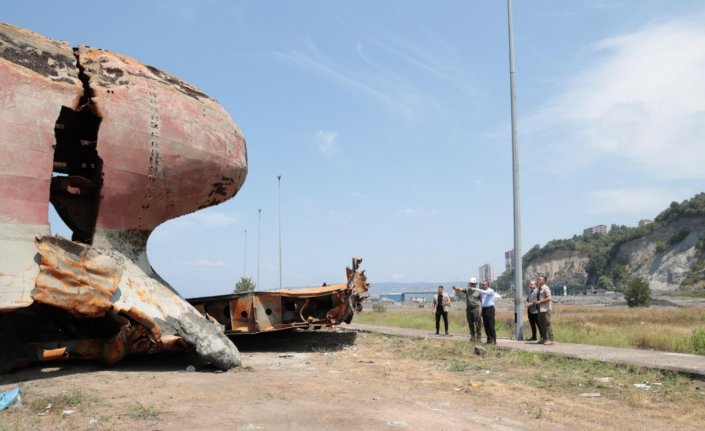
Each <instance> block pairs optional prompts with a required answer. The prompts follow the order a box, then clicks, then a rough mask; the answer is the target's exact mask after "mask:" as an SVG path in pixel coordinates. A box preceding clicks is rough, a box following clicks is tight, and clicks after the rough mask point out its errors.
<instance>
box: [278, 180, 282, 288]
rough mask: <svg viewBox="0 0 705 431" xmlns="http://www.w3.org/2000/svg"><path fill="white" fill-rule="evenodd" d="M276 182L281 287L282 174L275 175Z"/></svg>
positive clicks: (280, 285) (280, 286)
mask: <svg viewBox="0 0 705 431" xmlns="http://www.w3.org/2000/svg"><path fill="white" fill-rule="evenodd" d="M277 182H278V184H279V198H278V203H279V289H280V290H281V289H283V287H282V176H281V175H277Z"/></svg>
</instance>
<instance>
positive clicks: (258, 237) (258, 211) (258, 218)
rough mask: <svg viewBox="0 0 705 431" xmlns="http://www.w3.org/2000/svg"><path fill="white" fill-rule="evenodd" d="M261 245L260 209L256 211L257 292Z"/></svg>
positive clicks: (258, 287)
mask: <svg viewBox="0 0 705 431" xmlns="http://www.w3.org/2000/svg"><path fill="white" fill-rule="evenodd" d="M261 244H262V208H260V209H258V210H257V290H261V289H262V288H261V287H260V285H259V256H260V253H259V252H260V246H261Z"/></svg>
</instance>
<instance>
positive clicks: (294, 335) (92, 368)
mask: <svg viewBox="0 0 705 431" xmlns="http://www.w3.org/2000/svg"><path fill="white" fill-rule="evenodd" d="M356 336H357V333H356V332H352V331H345V330H341V329H334V330H321V331H302V330H289V331H281V332H272V333H263V334H254V335H239V336H235V337H231V339H232V341H233V343H235V345H236V346H237V348H238V350H240V351H241V352H264V353H266V352H272V353H280V352H296V353H303V352H331V351H338V350H342V349H343V348H344V347H345V346H350V345H352V344H354V343H355V337H356ZM189 366H193V367H194V369H195V370H196V371H199V372H216V371H218V370H217V369H216V368H214V367H211V366H209V365H207V364H203V362H202V361H201V360H200V359H199V358H198V356H197V355H196V354H195V353H160V354H155V355H139V356H127V357H125V358H124V359H122V360H121V361H120V362H118V363H116V364H113V365H105V364H102V363H100V362H98V361H64V362H61V361H57V362H47V363H44V364H35V365H31V366H29V367H27V368H22V369H19V370H16V371H11V372H8V373H5V374H0V385H7V384H17V383H20V382H25V381H32V380H41V379H46V378H52V377H59V376H64V375H71V374H81V373H97V372H101V371H119V372H135V371H148V372H155V373H157V372H165V371H166V372H171V371H186V369H187V368H189Z"/></svg>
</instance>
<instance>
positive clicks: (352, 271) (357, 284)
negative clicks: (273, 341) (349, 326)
mask: <svg viewBox="0 0 705 431" xmlns="http://www.w3.org/2000/svg"><path fill="white" fill-rule="evenodd" d="M361 262H362V259H357V258H356V259H353V265H352V267H348V268H346V275H347V278H348V281H347V283H343V284H334V285H329V286H328V285H326V286H320V287H310V288H301V289H282V290H274V291H262V292H249V293H234V294H231V295H220V296H210V297H202V298H191V299H189V300H188V301H189V302H190V303H191V304H192V305H194V306H195V307H196V309H197V310H198V311H199V312H201V313H202V314H203V315H204V316H206V317H208V318H211V319H214V320H216V321H217V322H218V323H220V324H221V325H222V326H223V328H224V331H225V333H226V334H228V335H236V334H256V333H260V332H272V331H281V330H285V329H292V328H312V327H313V328H319V327H322V326H333V325H339V324H341V323H343V322H345V323H350V322H351V321H352V318H353V315H354V314H355V312H359V311H362V302H363V301H364V300H366V299H367V298H368V297H369V292H368V290H369V283H367V276H366V275H365V272H364V271H360V270H359V265H360V263H361Z"/></svg>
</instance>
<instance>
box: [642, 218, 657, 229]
mask: <svg viewBox="0 0 705 431" xmlns="http://www.w3.org/2000/svg"><path fill="white" fill-rule="evenodd" d="M653 222H654V221H653V220H651V219H649V218H643V219H641V220H639V226H640V227H641V226H646V225H647V224H651V223H653Z"/></svg>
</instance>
